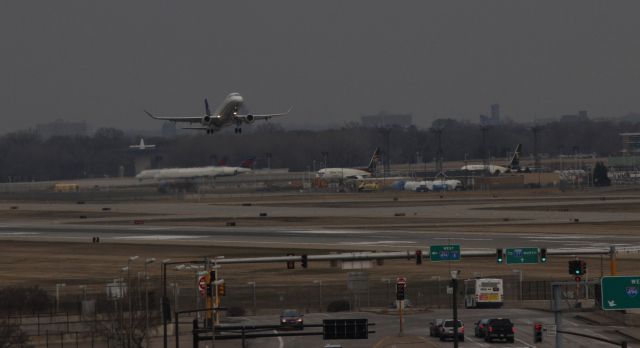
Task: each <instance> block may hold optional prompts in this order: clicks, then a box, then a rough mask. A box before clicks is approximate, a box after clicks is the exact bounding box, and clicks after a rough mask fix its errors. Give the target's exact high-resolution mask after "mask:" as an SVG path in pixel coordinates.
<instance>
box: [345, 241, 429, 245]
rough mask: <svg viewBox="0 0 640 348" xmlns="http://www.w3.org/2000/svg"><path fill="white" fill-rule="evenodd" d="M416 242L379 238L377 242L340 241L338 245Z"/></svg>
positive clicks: (412, 242)
mask: <svg viewBox="0 0 640 348" xmlns="http://www.w3.org/2000/svg"><path fill="white" fill-rule="evenodd" d="M416 243H418V242H414V241H408V240H381V241H377V242H340V243H337V244H340V245H371V244H375V245H384V244H416Z"/></svg>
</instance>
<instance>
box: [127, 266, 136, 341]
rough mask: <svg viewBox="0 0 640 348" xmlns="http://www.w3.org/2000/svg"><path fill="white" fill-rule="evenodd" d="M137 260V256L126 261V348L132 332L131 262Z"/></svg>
mask: <svg viewBox="0 0 640 348" xmlns="http://www.w3.org/2000/svg"><path fill="white" fill-rule="evenodd" d="M137 259H138V256H137V255H136V256H131V257H129V259H127V297H128V298H129V340H128V342H127V347H131V338H132V337H131V334H132V331H133V311H132V308H131V307H132V306H131V261H135V260H137Z"/></svg>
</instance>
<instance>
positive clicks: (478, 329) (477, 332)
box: [473, 319, 489, 338]
mask: <svg viewBox="0 0 640 348" xmlns="http://www.w3.org/2000/svg"><path fill="white" fill-rule="evenodd" d="M488 323H489V319H480V320H478V321H477V322H476V326H475V328H474V329H473V335H474V336H476V337H480V338H482V337H484V336H485V330H486V328H487V324H488Z"/></svg>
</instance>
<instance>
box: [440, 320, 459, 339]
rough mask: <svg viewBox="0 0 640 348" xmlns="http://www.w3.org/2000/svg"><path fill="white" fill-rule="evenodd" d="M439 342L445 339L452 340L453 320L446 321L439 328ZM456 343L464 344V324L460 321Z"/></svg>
mask: <svg viewBox="0 0 640 348" xmlns="http://www.w3.org/2000/svg"><path fill="white" fill-rule="evenodd" d="M439 337H440V341H444V340H445V339H447V338H454V335H453V319H446V320H444V321H443V322H442V325H441V326H440V334H439ZM458 341H460V342H464V323H463V322H462V320H458Z"/></svg>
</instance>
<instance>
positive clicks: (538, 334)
mask: <svg viewBox="0 0 640 348" xmlns="http://www.w3.org/2000/svg"><path fill="white" fill-rule="evenodd" d="M533 342H536V343H537V342H542V323H535V324H533Z"/></svg>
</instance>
